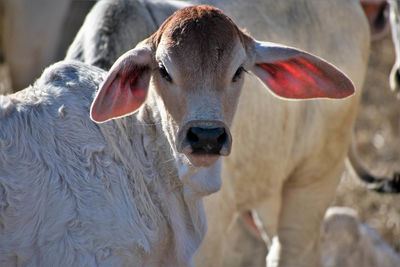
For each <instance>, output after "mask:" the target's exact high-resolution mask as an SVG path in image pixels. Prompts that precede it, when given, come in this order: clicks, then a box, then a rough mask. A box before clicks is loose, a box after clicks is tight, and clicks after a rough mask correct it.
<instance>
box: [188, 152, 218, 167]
mask: <svg viewBox="0 0 400 267" xmlns="http://www.w3.org/2000/svg"><path fill="white" fill-rule="evenodd" d="M185 155H186V157H187V158H188V160H189V162H190V163H191V164H192V165H193V166H196V167H206V168H207V167H210V166H211V165H213V164H214V163H216V162H217V161H218V159H219V157H220V155H215V154H195V153H189V154H185Z"/></svg>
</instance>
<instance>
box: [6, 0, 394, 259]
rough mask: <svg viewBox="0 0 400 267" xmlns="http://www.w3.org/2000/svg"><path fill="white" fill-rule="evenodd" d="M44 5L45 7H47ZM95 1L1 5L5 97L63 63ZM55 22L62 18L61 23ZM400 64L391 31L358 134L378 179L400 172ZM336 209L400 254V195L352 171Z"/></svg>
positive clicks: (376, 57)
mask: <svg viewBox="0 0 400 267" xmlns="http://www.w3.org/2000/svg"><path fill="white" fill-rule="evenodd" d="M33 2H35V5H38V3H39V6H40V7H44V5H45V4H46V3H47V2H51V3H50V5H49V9H48V10H44V11H43V9H42V10H35V9H33V10H34V12H31V13H29V14H27V13H24V8H23V7H25V8H26V6H22V5H32V3H33ZM40 2H43V5H42V6H41V5H40ZM95 2H96V1H95V0H70V1H69V0H66V1H56V0H54V1H48V0H35V1H32V0H0V29H2V30H1V31H0V94H6V93H10V92H12V91H15V90H16V89H22V88H24V87H26V86H28V85H29V84H32V83H33V81H34V78H33V77H36V78H37V77H39V75H40V73H41V72H42V70H43V69H44V68H45V67H46V66H48V65H49V64H51V63H52V62H55V61H57V60H60V59H62V58H63V57H64V55H65V52H66V49H67V47H68V44H69V43H71V42H72V40H73V37H74V36H75V34H76V32H77V31H78V29H79V27H80V25H81V24H82V23H83V20H84V17H85V14H86V13H87V12H88V11H89V10H90V8H91V7H92V6H93V4H94V3H95ZM40 12H44V13H42V14H40ZM68 14H73V15H74V16H69V15H68ZM16 16H23V17H24V20H22V21H21V20H19V22H16V21H17V20H16V18H17V17H16ZM52 17H61V18H62V19H60V20H57V21H59V22H58V23H55V22H53V21H56V20H52ZM36 19H37V20H36ZM49 21H52V22H51V24H50V25H51V27H48V28H47V27H46V25H49V23H48V22H49ZM28 26H29V27H32V30H30V31H28V32H27V33H26V34H24V35H23V36H20V35H18V34H17V33H18V32H19V31H22V30H23V29H25V28H26V27H28ZM6 28H7V29H8V30H5V29H6ZM10 29H11V30H10ZM61 29H62V31H61ZM61 32H62V35H61V36H60V35H59V34H60V33H61ZM18 38H22V41H21V40H20V41H19V42H17V41H18V40H17V39H18ZM15 40H17V41H15ZM15 43H24V44H25V45H27V46H28V47H29V49H28V50H27V51H26V52H24V53H22V52H20V51H22V50H21V49H19V48H18V47H17V46H16V45H14V44H15ZM5 51H8V52H9V53H11V54H12V53H17V54H18V55H17V58H18V60H17V62H7V60H6V58H5V54H6V53H5ZM44 55H45V56H44ZM394 60H395V54H394V48H393V43H392V39H391V35H390V32H389V31H387V32H386V34H385V35H384V36H383V37H382V38H381V39H378V40H374V41H373V42H372V43H371V55H370V61H369V67H368V72H367V76H366V80H365V83H364V88H363V93H362V103H361V107H360V109H359V113H358V118H357V121H356V125H355V131H354V135H355V140H356V144H357V149H358V153H359V156H360V157H361V159H362V160H363V162H364V163H365V165H366V166H367V167H368V168H369V170H371V171H372V172H373V173H374V174H376V175H379V176H386V177H392V174H393V172H395V171H400V138H399V136H400V102H399V101H400V100H399V99H400V96H399V95H396V94H395V93H393V92H392V91H391V90H390V88H389V73H390V70H391V67H392V66H393V63H394ZM21 64H22V65H27V66H29V68H28V69H27V71H26V72H27V74H23V73H19V74H21V77H23V78H21V79H19V80H15V79H14V82H13V83H12V75H11V73H12V72H15V69H19V66H20V65H21ZM21 72H22V70H21ZM0 127H1V125H0ZM332 205H335V206H348V207H351V208H353V209H355V210H356V211H357V212H358V215H359V217H360V220H361V221H362V222H365V223H366V224H368V225H369V226H371V227H372V228H374V229H376V230H377V231H378V232H379V234H380V235H381V236H382V238H383V239H384V240H386V241H387V242H388V243H389V244H390V245H391V246H392V247H393V248H395V249H396V250H397V251H398V252H400V195H382V194H378V193H374V192H372V191H370V190H368V189H367V188H366V186H365V185H364V184H362V183H361V182H360V181H359V180H358V179H357V178H356V177H354V175H353V174H351V173H350V172H348V171H346V172H345V173H344V175H343V178H342V181H341V183H340V185H339V187H338V190H337V194H336V197H335V201H334V202H333V203H332Z"/></svg>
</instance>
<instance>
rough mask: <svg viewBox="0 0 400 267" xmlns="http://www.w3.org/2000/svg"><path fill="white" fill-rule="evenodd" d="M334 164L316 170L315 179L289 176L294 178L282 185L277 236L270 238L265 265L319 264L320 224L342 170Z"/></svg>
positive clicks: (316, 266)
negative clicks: (323, 169)
mask: <svg viewBox="0 0 400 267" xmlns="http://www.w3.org/2000/svg"><path fill="white" fill-rule="evenodd" d="M336 165H337V166H336V167H335V168H332V169H330V170H329V169H325V172H319V173H320V174H321V175H315V174H313V175H312V176H314V175H315V179H314V177H312V178H311V179H307V178H310V177H307V178H306V177H304V176H303V177H299V176H293V177H295V179H290V180H289V181H288V182H287V183H286V184H285V186H284V188H283V197H282V209H281V214H280V218H279V225H278V235H277V236H275V237H274V238H273V244H272V247H271V250H270V252H269V254H268V256H267V266H268V267H272V266H273V267H275V266H279V267H287V266H297V267H302V266H304V267H305V266H307V267H318V266H321V263H320V253H319V245H318V242H319V233H320V224H321V222H322V219H323V216H324V214H325V211H326V209H327V208H328V207H329V205H330V203H331V201H332V199H333V196H334V193H335V189H336V187H337V185H338V182H339V180H340V175H341V173H342V171H343V163H342V162H340V163H338V164H336ZM307 173H313V172H307ZM317 173H318V172H317ZM297 181H303V182H304V181H307V182H306V183H300V182H297Z"/></svg>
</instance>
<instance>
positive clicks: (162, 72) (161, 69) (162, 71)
mask: <svg viewBox="0 0 400 267" xmlns="http://www.w3.org/2000/svg"><path fill="white" fill-rule="evenodd" d="M158 71H159V72H160V75H161V77H163V78H164V79H165V80H167V81H168V82H172V78H171V76H169V74H168V72H167V70H166V69H165V67H164V65H162V64H160V65H159V66H158Z"/></svg>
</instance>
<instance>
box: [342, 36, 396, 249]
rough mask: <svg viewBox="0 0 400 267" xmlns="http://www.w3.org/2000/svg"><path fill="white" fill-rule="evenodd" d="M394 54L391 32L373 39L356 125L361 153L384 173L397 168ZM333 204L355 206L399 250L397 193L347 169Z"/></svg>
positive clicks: (363, 217)
mask: <svg viewBox="0 0 400 267" xmlns="http://www.w3.org/2000/svg"><path fill="white" fill-rule="evenodd" d="M394 58H395V55H394V48H393V44H392V42H391V37H390V35H388V36H387V37H386V38H384V39H383V40H380V41H375V42H373V43H372V51H371V56H370V62H369V67H368V71H367V77H366V80H365V84H364V88H363V93H362V102H361V107H360V110H359V114H358V118H357V121H356V125H355V139H356V142H357V147H358V151H359V155H360V157H361V158H362V160H363V161H364V163H365V164H366V166H368V167H369V169H370V170H371V171H372V172H373V173H374V174H376V175H381V176H382V175H385V176H387V177H392V175H393V172H395V171H400V138H399V136H400V100H399V99H400V97H399V95H397V96H396V94H395V93H393V92H391V91H390V88H389V79H388V77H389V73H390V69H391V67H392V65H393V62H394ZM334 205H338V206H349V207H352V208H354V209H355V210H357V212H358V214H359V216H360V219H361V221H363V222H365V223H367V224H368V225H369V226H371V227H373V228H375V229H376V230H377V231H378V232H379V233H380V234H381V236H382V237H383V238H384V239H385V240H386V241H387V242H388V243H389V244H391V245H392V246H393V247H394V248H395V249H396V250H397V251H400V195H382V194H378V193H374V192H371V191H369V190H367V189H366V188H365V186H364V185H362V184H361V183H360V182H359V181H358V180H357V179H355V178H354V177H353V176H351V175H349V173H348V172H347V173H345V174H344V175H343V178H342V182H341V184H340V185H339V188H338V191H337V195H336V199H335V202H334Z"/></svg>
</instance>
